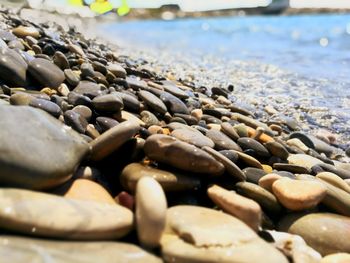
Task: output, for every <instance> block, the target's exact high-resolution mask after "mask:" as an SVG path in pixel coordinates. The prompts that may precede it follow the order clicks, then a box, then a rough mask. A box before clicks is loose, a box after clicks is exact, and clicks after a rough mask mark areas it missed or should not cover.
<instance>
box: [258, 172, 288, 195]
mask: <svg viewBox="0 0 350 263" xmlns="http://www.w3.org/2000/svg"><path fill="white" fill-rule="evenodd" d="M281 178H283V177H282V176H280V175H278V174H276V173H270V174H266V175H264V176H263V177H261V178H260V179H259V182H258V184H259V186H261V187H262V188H264V189H266V190H267V191H269V192H270V193H272V185H273V183H274V182H275V181H277V180H278V179H281Z"/></svg>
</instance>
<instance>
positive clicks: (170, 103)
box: [160, 92, 190, 115]
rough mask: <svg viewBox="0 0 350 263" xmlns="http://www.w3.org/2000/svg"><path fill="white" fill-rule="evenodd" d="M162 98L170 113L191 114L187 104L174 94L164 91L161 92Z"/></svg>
mask: <svg viewBox="0 0 350 263" xmlns="http://www.w3.org/2000/svg"><path fill="white" fill-rule="evenodd" d="M160 99H161V100H162V101H163V102H164V104H165V105H166V107H167V108H168V109H169V112H170V113H172V114H174V113H182V114H187V115H188V114H190V112H189V110H188V108H187V106H186V104H185V103H183V102H182V101H181V100H180V99H179V98H177V97H175V96H174V95H172V94H170V93H168V92H162V93H161V94H160Z"/></svg>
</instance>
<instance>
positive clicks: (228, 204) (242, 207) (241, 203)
mask: <svg viewBox="0 0 350 263" xmlns="http://www.w3.org/2000/svg"><path fill="white" fill-rule="evenodd" d="M207 192H208V196H209V197H210V199H211V200H212V201H213V202H214V203H215V204H216V205H218V206H219V207H220V208H222V209H223V210H224V211H225V212H227V213H228V214H231V215H233V216H235V217H237V218H238V219H240V220H242V221H243V222H244V223H246V224H247V225H248V226H250V227H251V228H252V229H253V230H254V231H258V230H259V227H260V224H261V217H262V211H261V208H260V205H259V204H258V203H257V202H255V201H253V200H252V199H249V198H246V197H244V196H241V195H239V194H236V193H235V192H234V191H228V190H226V189H224V188H222V187H220V186H217V185H214V186H212V187H210V188H208V191H207Z"/></svg>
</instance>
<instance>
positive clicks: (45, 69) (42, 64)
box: [28, 58, 65, 89]
mask: <svg viewBox="0 0 350 263" xmlns="http://www.w3.org/2000/svg"><path fill="white" fill-rule="evenodd" d="M28 71H29V72H30V74H31V75H32V76H33V77H34V78H35V79H36V80H37V81H38V82H39V83H40V84H42V85H43V86H46V87H50V88H54V89H56V88H58V87H59V86H60V85H61V84H62V82H63V81H64V79H65V76H64V73H63V71H62V70H61V69H60V68H59V67H57V66H56V65H55V64H53V63H52V62H50V61H48V60H46V59H43V58H35V59H33V60H32V61H30V62H29V64H28Z"/></svg>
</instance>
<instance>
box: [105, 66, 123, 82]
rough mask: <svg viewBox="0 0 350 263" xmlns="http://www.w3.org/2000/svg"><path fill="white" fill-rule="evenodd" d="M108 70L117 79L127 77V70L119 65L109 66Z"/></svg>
mask: <svg viewBox="0 0 350 263" xmlns="http://www.w3.org/2000/svg"><path fill="white" fill-rule="evenodd" d="M107 69H108V70H109V71H110V72H112V73H113V74H114V76H116V77H117V78H123V79H124V78H125V77H126V71H125V69H124V68H123V67H122V66H121V65H119V64H115V63H114V64H109V65H108V66H107Z"/></svg>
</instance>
